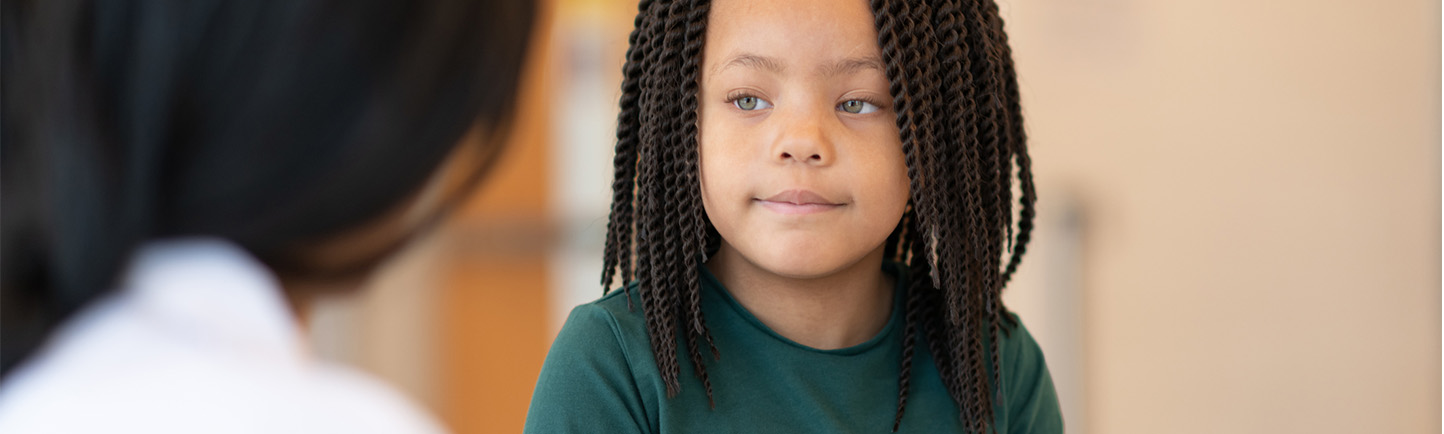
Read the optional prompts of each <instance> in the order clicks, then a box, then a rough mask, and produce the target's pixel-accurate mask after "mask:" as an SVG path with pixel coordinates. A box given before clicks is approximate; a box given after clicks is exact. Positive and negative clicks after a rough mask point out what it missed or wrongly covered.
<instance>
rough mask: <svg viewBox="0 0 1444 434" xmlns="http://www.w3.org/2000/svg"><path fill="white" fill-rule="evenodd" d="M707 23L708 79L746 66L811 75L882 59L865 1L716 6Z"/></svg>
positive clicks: (754, 1)
mask: <svg viewBox="0 0 1444 434" xmlns="http://www.w3.org/2000/svg"><path fill="white" fill-rule="evenodd" d="M707 21H708V22H707V40H706V44H705V46H704V48H703V51H704V54H703V55H704V72H705V73H712V74H716V73H719V72H722V70H724V69H731V68H735V67H738V66H743V67H752V68H758V69H766V70H771V71H773V72H788V73H790V72H798V73H806V74H811V73H813V72H824V71H826V70H828V69H829V68H835V67H838V66H842V67H847V66H849V65H848V64H847V62H848V61H850V60H864V61H866V59H875V58H878V57H879V56H880V53H881V50H880V49H879V48H878V46H877V30H876V29H875V28H874V19H873V14H872V9H870V8H869V6H868V4H867V2H866V1H864V0H716V1H714V2H713V4H712V7H711V11H710V13H709V15H708V20H707Z"/></svg>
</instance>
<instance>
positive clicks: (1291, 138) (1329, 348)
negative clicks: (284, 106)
mask: <svg viewBox="0 0 1444 434" xmlns="http://www.w3.org/2000/svg"><path fill="white" fill-rule="evenodd" d="M1006 3H1007V4H1005V5H1004V12H1005V18H1007V19H1008V25H1009V32H1010V35H1011V36H1012V41H1013V46H1014V49H1015V56H1016V59H1017V62H1018V69H1019V74H1020V75H1021V81H1022V90H1023V94H1024V95H1023V97H1024V109H1025V111H1026V114H1027V117H1028V122H1029V128H1030V133H1031V139H1032V142H1031V145H1032V150H1033V156H1034V161H1035V165H1036V167H1035V168H1036V172H1037V178H1038V183H1039V187H1038V188H1039V190H1040V195H1041V197H1042V199H1041V201H1040V205H1039V206H1040V207H1041V208H1043V215H1044V221H1041V222H1040V225H1041V226H1042V227H1043V230H1042V231H1040V232H1042V233H1040V234H1039V238H1038V241H1037V244H1036V245H1037V249H1038V250H1036V251H1035V253H1040V254H1039V255H1034V256H1033V257H1032V258H1030V259H1039V260H1040V262H1041V263H1044V264H1046V263H1048V262H1049V261H1054V262H1056V261H1059V260H1060V259H1057V258H1060V257H1061V258H1068V257H1070V256H1069V255H1067V254H1062V255H1059V254H1054V253H1056V251H1057V250H1060V249H1066V248H1067V247H1066V246H1064V247H1058V246H1053V245H1051V244H1054V243H1066V242H1067V240H1068V239H1069V238H1070V236H1068V235H1066V234H1065V235H1064V236H1061V237H1050V233H1048V231H1050V230H1052V231H1054V232H1055V233H1056V232H1059V231H1058V230H1057V228H1063V227H1066V226H1067V225H1066V224H1064V223H1061V222H1059V221H1056V220H1057V219H1060V218H1063V216H1065V215H1066V214H1067V212H1066V211H1067V210H1068V209H1069V208H1073V205H1070V202H1071V203H1072V204H1076V211H1077V212H1078V213H1080V216H1081V222H1082V224H1081V226H1080V227H1081V230H1080V234H1076V237H1077V238H1079V239H1081V247H1079V248H1078V249H1077V250H1078V254H1077V255H1076V256H1077V258H1076V259H1075V260H1076V261H1077V262H1078V263H1079V264H1080V265H1079V267H1078V268H1079V269H1080V270H1081V271H1080V272H1079V273H1078V275H1079V277H1080V278H1079V284H1078V285H1077V288H1076V289H1075V290H1076V291H1079V293H1081V298H1076V299H1077V300H1079V301H1078V303H1080V304H1079V305H1078V306H1076V307H1075V309H1076V310H1078V311H1080V312H1079V314H1078V316H1079V318H1080V319H1078V320H1077V321H1072V322H1066V323H1059V324H1051V323H1049V318H1037V319H1036V321H1035V319H1034V318H1032V317H1031V316H1030V315H1031V314H1032V313H1033V312H1036V313H1037V315H1038V316H1044V315H1047V314H1048V313H1050V312H1060V311H1063V312H1067V311H1068V310H1069V309H1068V308H1069V306H1057V305H1050V304H1049V300H1050V298H1056V299H1060V300H1074V299H1075V298H1070V297H1073V295H1070V294H1068V293H1066V291H1067V290H1068V288H1066V285H1064V286H1065V288H1062V289H1058V288H1051V287H1050V285H1053V286H1057V285H1056V279H1055V282H1054V283H1053V284H1050V283H1046V282H1045V281H1048V280H1049V279H1047V278H1046V277H1045V276H1042V275H1041V274H1043V273H1047V272H1048V270H1060V269H1061V270H1067V269H1068V267H1066V266H1058V265H1057V264H1051V265H1043V266H1039V263H1029V264H1028V265H1027V266H1025V271H1023V273H1024V274H1025V275H1024V276H1021V278H1020V282H1019V285H1017V286H1015V287H1014V288H1012V291H1013V292H1018V294H1009V297H1010V298H1012V299H1013V301H1014V303H1013V305H1014V308H1015V309H1017V310H1019V311H1021V312H1022V314H1023V316H1024V319H1025V321H1028V322H1029V323H1030V327H1033V323H1035V322H1036V323H1040V324H1039V326H1038V327H1033V328H1035V330H1034V333H1035V334H1037V335H1039V340H1040V341H1043V344H1044V346H1045V351H1047V352H1048V353H1049V357H1050V360H1049V361H1050V363H1054V362H1055V360H1054V358H1053V353H1054V352H1055V351H1054V350H1053V348H1049V347H1059V348H1063V349H1064V351H1057V352H1058V353H1059V354H1060V355H1068V354H1070V353H1069V351H1067V350H1068V349H1069V346H1070V345H1074V344H1075V342H1071V341H1070V339H1074V338H1072V336H1077V338H1076V339H1081V342H1079V343H1080V344H1081V345H1080V346H1081V348H1082V350H1081V351H1077V352H1076V353H1077V354H1078V356H1077V357H1075V358H1063V359H1066V360H1057V361H1056V362H1057V363H1058V365H1060V366H1055V368H1054V372H1055V375H1057V374H1063V373H1065V372H1068V371H1069V370H1075V371H1076V372H1079V373H1081V374H1082V377H1081V378H1059V383H1060V384H1059V387H1060V389H1061V388H1063V387H1064V386H1067V387H1068V388H1069V389H1078V390H1082V391H1083V393H1081V394H1079V395H1078V396H1079V397H1080V398H1079V399H1078V400H1077V402H1076V403H1075V404H1074V405H1075V406H1081V407H1082V409H1083V412H1082V416H1081V417H1073V418H1070V422H1075V421H1074V420H1072V419H1081V421H1079V422H1080V423H1079V424H1075V425H1071V428H1076V430H1074V429H1070V430H1071V431H1073V432H1081V431H1086V432H1089V433H1157V432H1167V433H1218V432H1232V433H1240V432H1246V433H1279V432H1309V433H1354V432H1412V433H1422V432H1439V430H1440V425H1439V420H1440V419H1439V409H1440V401H1439V397H1440V389H1439V387H1440V377H1439V372H1440V371H1439V366H1440V360H1439V354H1440V347H1439V344H1440V336H1439V334H1438V330H1439V324H1440V323H1439V320H1440V316H1439V306H1440V298H1439V297H1440V281H1439V276H1440V270H1439V263H1440V257H1439V240H1440V233H1439V228H1440V215H1439V210H1440V202H1439V199H1440V192H1439V190H1438V188H1437V187H1438V185H1439V162H1440V154H1439V152H1440V136H1439V131H1440V125H1439V119H1440V112H1439V95H1440V89H1439V78H1440V76H1439V45H1438V43H1437V42H1438V41H1439V17H1440V11H1439V3H1438V2H1430V1H1380V2H1344V1H1318V0H1270V1H1237V0H1235V1H1229V0H1213V1H1202V0H1190V1H1143V0H1034V1H1022V0H1012V1H1007V2H1006ZM1050 252H1052V253H1050ZM1030 291H1031V292H1033V293H1032V294H1026V295H1025V294H1023V293H1025V292H1030ZM1050 291H1054V292H1058V293H1057V294H1052V293H1050ZM1059 291H1062V292H1059ZM1050 296H1051V297H1050ZM1055 316H1056V315H1055ZM1060 368H1061V369H1060ZM1060 371H1062V372H1060ZM1065 392H1066V391H1065ZM1069 410H1071V411H1070V413H1071V414H1078V413H1079V412H1078V409H1077V408H1073V409H1069ZM1080 430H1081V431H1080Z"/></svg>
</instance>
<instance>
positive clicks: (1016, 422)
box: [1003, 316, 1063, 434]
mask: <svg viewBox="0 0 1444 434" xmlns="http://www.w3.org/2000/svg"><path fill="white" fill-rule="evenodd" d="M1014 318H1017V317H1016V316H1015V317H1014ZM1004 339H1005V341H1007V342H1009V344H1010V345H1008V347H1009V348H1007V349H1005V350H1003V351H1005V352H1004V354H1007V355H1008V356H1009V357H1008V359H1009V360H1011V361H1012V363H1007V362H1005V363H1004V365H1006V368H1005V369H1006V371H1003V375H1004V376H1006V377H1007V378H1006V380H1004V381H1006V383H1004V385H1003V393H1004V396H1005V399H1006V401H1007V406H1008V408H1007V414H1008V432H1009V433H1011V434H1062V433H1063V413H1062V410H1061V409H1059V407H1058V392H1057V391H1056V390H1054V389H1053V376H1052V375H1050V374H1049V373H1048V364H1047V363H1046V362H1045V361H1044V360H1043V349H1042V348H1040V347H1039V346H1038V342H1037V341H1034V340H1033V335H1032V334H1031V333H1028V329H1027V328H1026V327H1023V323H1022V321H1019V322H1018V327H1017V328H1014V329H1013V331H1012V336H1008V337H1007V338H1004Z"/></svg>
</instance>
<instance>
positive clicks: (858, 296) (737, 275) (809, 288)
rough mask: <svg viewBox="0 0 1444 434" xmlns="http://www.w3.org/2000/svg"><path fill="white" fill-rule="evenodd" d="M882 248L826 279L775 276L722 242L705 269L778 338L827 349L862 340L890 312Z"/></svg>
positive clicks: (890, 283)
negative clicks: (777, 335)
mask: <svg viewBox="0 0 1444 434" xmlns="http://www.w3.org/2000/svg"><path fill="white" fill-rule="evenodd" d="M882 250H883V249H882V247H878V249H877V250H874V251H873V252H871V253H868V254H867V256H864V257H863V258H862V260H859V261H857V262H856V263H854V264H852V265H848V266H845V267H843V268H841V269H839V270H837V271H836V272H833V273H831V274H829V275H826V276H820V277H816V278H808V279H796V278H790V277H786V276H780V275H777V274H774V273H772V272H769V271H767V270H766V269H764V268H762V267H760V266H758V265H757V264H754V263H752V262H751V261H748V260H747V258H745V257H743V256H742V255H741V254H739V253H738V252H737V250H735V249H732V248H731V246H728V245H727V244H726V243H725V242H724V243H723V245H722V247H721V249H719V250H718V252H717V255H715V256H713V257H712V258H711V259H710V260H708V261H707V268H708V269H709V270H711V271H712V274H714V275H716V276H717V280H719V281H720V282H721V283H722V285H723V286H725V287H726V288H727V291H728V292H730V293H731V294H732V297H733V298H736V299H737V302H738V303H741V304H742V307H744V308H746V309H747V310H748V311H749V312H751V313H752V315H753V316H755V317H757V319H758V320H761V321H762V323H763V324H766V325H767V327H769V328H771V329H772V330H773V331H774V332H776V333H777V334H780V335H782V336H783V337H786V338H788V339H791V340H792V341H794V342H797V343H799V344H802V345H806V346H808V347H812V348H817V349H822V350H830V349H838V348H847V347H851V346H854V345H858V344H861V343H863V342H867V341H868V340H869V339H872V338H873V337H874V336H876V335H877V333H878V332H880V331H881V330H882V329H883V327H885V326H886V325H887V322H888V319H889V318H890V317H891V314H892V304H893V286H894V285H893V278H892V277H891V276H888V275H887V274H886V273H883V272H882V256H883V255H882V253H883V252H882Z"/></svg>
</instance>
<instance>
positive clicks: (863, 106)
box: [837, 99, 877, 114]
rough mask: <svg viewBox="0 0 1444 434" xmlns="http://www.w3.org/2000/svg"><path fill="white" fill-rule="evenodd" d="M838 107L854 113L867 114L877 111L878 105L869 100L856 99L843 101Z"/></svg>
mask: <svg viewBox="0 0 1444 434" xmlns="http://www.w3.org/2000/svg"><path fill="white" fill-rule="evenodd" d="M837 109H838V110H842V111H845V112H848V113H853V114H867V113H872V112H875V111H877V106H875V105H872V103H869V102H867V101H862V100H856V99H854V100H848V101H843V103H842V104H838V105H837Z"/></svg>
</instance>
